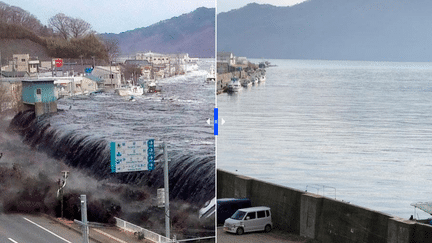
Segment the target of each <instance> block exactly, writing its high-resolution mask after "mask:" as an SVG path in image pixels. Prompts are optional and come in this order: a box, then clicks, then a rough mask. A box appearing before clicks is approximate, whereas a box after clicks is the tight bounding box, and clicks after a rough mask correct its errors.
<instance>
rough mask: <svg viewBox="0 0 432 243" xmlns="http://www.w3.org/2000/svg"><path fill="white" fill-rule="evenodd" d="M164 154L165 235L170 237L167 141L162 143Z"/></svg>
mask: <svg viewBox="0 0 432 243" xmlns="http://www.w3.org/2000/svg"><path fill="white" fill-rule="evenodd" d="M162 146H163V154H164V163H165V164H164V187H165V190H164V191H165V235H166V237H167V238H171V237H170V210H169V181H168V180H169V177H168V171H169V168H168V150H167V145H166V143H165V142H163V143H162Z"/></svg>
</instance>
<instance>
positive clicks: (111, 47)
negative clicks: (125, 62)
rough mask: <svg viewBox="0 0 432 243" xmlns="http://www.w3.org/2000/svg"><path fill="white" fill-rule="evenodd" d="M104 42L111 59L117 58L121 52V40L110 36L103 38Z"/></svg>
mask: <svg viewBox="0 0 432 243" xmlns="http://www.w3.org/2000/svg"><path fill="white" fill-rule="evenodd" d="M103 43H104V46H105V51H106V52H107V54H108V59H109V61H113V60H114V59H116V58H117V57H118V56H119V54H120V47H119V41H118V40H117V39H116V38H114V37H111V38H109V37H108V38H105V39H103Z"/></svg>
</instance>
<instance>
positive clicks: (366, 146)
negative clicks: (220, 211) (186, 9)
mask: <svg viewBox="0 0 432 243" xmlns="http://www.w3.org/2000/svg"><path fill="white" fill-rule="evenodd" d="M253 61H255V62H256V63H257V62H259V61H260V60H253ZM270 62H271V63H272V64H276V65H277V67H270V68H267V81H266V83H264V84H259V85H255V86H252V87H250V88H244V89H243V90H241V91H240V92H239V93H238V94H226V93H224V94H221V95H218V97H217V107H218V108H219V120H221V119H222V118H223V119H224V120H225V124H224V125H220V126H219V136H218V141H217V167H218V168H222V169H224V170H228V171H231V172H236V173H239V174H242V175H247V176H251V177H255V178H258V179H261V180H264V181H269V182H272V183H276V184H279V185H283V186H288V187H293V188H296V189H300V190H308V191H309V192H312V193H319V194H321V195H323V194H324V195H325V196H328V197H333V198H334V197H336V198H337V199H338V200H344V201H348V202H350V203H352V204H355V205H359V206H363V207H368V208H371V209H374V210H378V211H381V212H384V213H387V214H390V215H394V216H399V217H404V218H408V217H410V215H412V214H414V208H413V207H412V206H410V204H411V203H413V202H425V201H432V198H431V195H432V180H431V179H432V63H401V62H399V63H398V62H357V61H317V60H270ZM415 212H416V216H417V214H418V216H419V217H420V218H424V217H428V216H430V215H428V214H426V213H423V212H422V211H420V210H416V211H415Z"/></svg>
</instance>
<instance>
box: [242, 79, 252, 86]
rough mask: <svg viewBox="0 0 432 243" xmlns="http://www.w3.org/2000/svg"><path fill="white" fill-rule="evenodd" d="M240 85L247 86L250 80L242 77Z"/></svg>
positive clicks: (250, 82)
mask: <svg viewBox="0 0 432 243" xmlns="http://www.w3.org/2000/svg"><path fill="white" fill-rule="evenodd" d="M240 83H241V85H242V86H243V87H249V86H252V81H250V80H249V79H243V80H241V82H240Z"/></svg>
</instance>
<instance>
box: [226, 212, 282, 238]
mask: <svg viewBox="0 0 432 243" xmlns="http://www.w3.org/2000/svg"><path fill="white" fill-rule="evenodd" d="M272 227H273V223H272V220H271V213H270V208H269V207H253V208H242V209H239V210H237V212H235V214H233V216H231V218H228V219H226V220H225V223H224V227H223V229H224V231H227V232H231V233H236V234H238V235H241V234H243V233H244V232H252V231H265V232H270V231H271V229H272Z"/></svg>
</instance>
